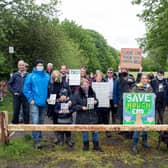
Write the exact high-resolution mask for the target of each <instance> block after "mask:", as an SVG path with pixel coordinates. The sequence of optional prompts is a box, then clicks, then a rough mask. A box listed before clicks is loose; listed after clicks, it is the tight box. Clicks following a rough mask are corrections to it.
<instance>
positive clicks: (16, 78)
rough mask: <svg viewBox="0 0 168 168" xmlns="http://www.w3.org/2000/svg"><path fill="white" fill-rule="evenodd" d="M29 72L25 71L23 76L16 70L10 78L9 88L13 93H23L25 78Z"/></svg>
mask: <svg viewBox="0 0 168 168" xmlns="http://www.w3.org/2000/svg"><path fill="white" fill-rule="evenodd" d="M26 75H27V73H25V74H24V75H23V77H22V76H21V73H20V72H19V71H18V72H15V73H14V74H13V75H12V77H11V78H10V80H9V81H8V84H7V85H8V89H9V90H10V92H11V93H12V94H15V93H18V94H19V95H20V94H23V85H24V80H25V78H26Z"/></svg>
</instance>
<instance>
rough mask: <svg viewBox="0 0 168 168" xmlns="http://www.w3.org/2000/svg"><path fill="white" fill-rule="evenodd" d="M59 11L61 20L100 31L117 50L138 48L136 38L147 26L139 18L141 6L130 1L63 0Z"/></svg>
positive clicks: (141, 34) (140, 35)
mask: <svg viewBox="0 0 168 168" xmlns="http://www.w3.org/2000/svg"><path fill="white" fill-rule="evenodd" d="M60 9H61V11H62V14H61V16H60V19H61V20H63V19H65V18H67V19H69V20H74V21H75V22H76V23H77V24H79V25H81V26H83V27H84V28H88V29H94V30H96V31H98V32H99V33H101V34H102V35H103V36H104V37H105V39H106V40H107V42H108V44H109V45H111V46H113V47H115V48H117V49H120V48H126V47H130V48H132V47H138V44H137V42H136V38H138V37H142V36H143V34H144V33H145V25H144V23H143V22H142V21H140V20H139V18H138V17H137V16H136V14H137V13H139V12H140V11H141V10H142V7H140V6H137V5H132V4H131V0H62V4H61V5H60Z"/></svg>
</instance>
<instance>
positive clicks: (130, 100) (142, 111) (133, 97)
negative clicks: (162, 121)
mask: <svg viewBox="0 0 168 168" xmlns="http://www.w3.org/2000/svg"><path fill="white" fill-rule="evenodd" d="M123 96H124V97H123V99H124V101H123V123H124V124H137V125H142V124H148V125H152V124H155V94H153V93H124V95H123Z"/></svg>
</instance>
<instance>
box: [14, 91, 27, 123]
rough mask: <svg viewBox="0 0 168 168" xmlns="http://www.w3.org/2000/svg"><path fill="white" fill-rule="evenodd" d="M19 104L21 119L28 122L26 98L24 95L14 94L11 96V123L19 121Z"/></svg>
mask: <svg viewBox="0 0 168 168" xmlns="http://www.w3.org/2000/svg"><path fill="white" fill-rule="evenodd" d="M21 105H22V108H23V120H24V123H25V124H28V123H29V104H28V102H27V99H26V97H25V96H24V95H22V94H21V95H14V97H13V109H14V113H13V119H12V123H13V124H18V123H19V113H20V109H21Z"/></svg>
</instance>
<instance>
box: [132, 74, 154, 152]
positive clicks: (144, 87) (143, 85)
mask: <svg viewBox="0 0 168 168" xmlns="http://www.w3.org/2000/svg"><path fill="white" fill-rule="evenodd" d="M152 91H153V90H152V87H151V85H150V84H149V79H148V76H147V75H142V76H141V81H140V83H137V84H136V85H135V86H134V87H133V88H132V90H131V92H133V93H151V92H152ZM140 134H142V146H143V147H144V148H146V149H149V148H150V146H149V145H148V144H147V140H148V135H147V132H146V131H142V132H139V131H135V132H134V133H133V141H132V148H131V149H132V151H133V152H134V153H138V150H137V144H138V140H139V136H140Z"/></svg>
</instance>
